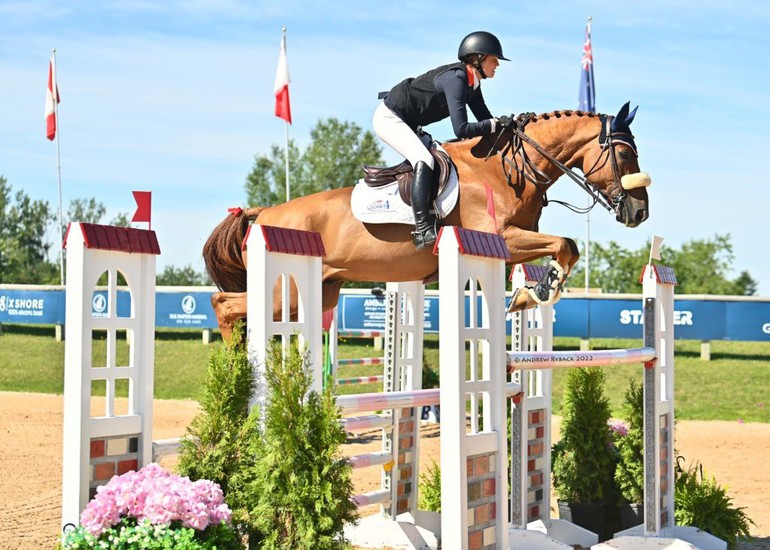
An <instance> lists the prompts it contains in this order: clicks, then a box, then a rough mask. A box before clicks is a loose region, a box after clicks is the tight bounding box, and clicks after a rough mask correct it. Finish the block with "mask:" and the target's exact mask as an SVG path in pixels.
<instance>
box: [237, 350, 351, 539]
mask: <svg viewBox="0 0 770 550" xmlns="http://www.w3.org/2000/svg"><path fill="white" fill-rule="evenodd" d="M265 371H266V379H267V385H268V388H269V401H268V404H267V407H266V410H265V411H264V424H265V425H264V437H263V438H262V440H261V442H259V443H258V444H255V443H256V442H252V449H253V450H252V449H249V450H247V452H246V453H245V454H246V464H245V465H244V467H243V468H242V469H241V470H240V471H239V472H237V473H236V475H235V476H234V477H233V479H232V480H231V487H230V488H231V491H233V492H234V501H235V502H237V503H238V505H239V506H241V507H242V509H243V511H244V517H245V518H247V521H248V524H249V526H250V531H251V532H256V533H259V542H258V544H259V546H255V543H254V541H251V540H250V545H251V547H252V548H262V549H279V548H280V549H285V548H313V549H318V550H323V549H333V548H346V547H348V545H347V543H346V541H345V540H344V536H343V527H344V524H345V522H350V521H354V520H356V519H357V509H356V506H355V504H354V503H353V502H352V501H351V500H350V498H351V496H352V495H353V483H352V481H351V479H350V473H351V466H350V463H349V462H348V461H347V460H346V459H344V458H343V457H342V456H341V454H340V446H341V445H342V444H343V443H344V442H345V439H346V435H345V431H344V429H343V428H342V426H341V424H340V418H341V417H340V413H339V409H338V408H337V405H336V403H335V399H334V395H333V394H332V392H331V390H330V389H327V390H325V391H324V392H323V394H322V395H319V394H318V393H316V392H311V391H310V388H311V386H312V382H313V381H312V375H311V373H310V371H309V369H308V364H307V355H306V354H305V355H301V354H300V352H299V351H298V350H297V349H296V347H290V348H289V352H288V354H287V355H286V356H285V357H284V355H283V352H282V350H281V348H280V347H279V346H273V347H272V348H271V350H270V353H269V356H268V358H267V361H266V369H265Z"/></svg>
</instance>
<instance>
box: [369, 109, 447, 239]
mask: <svg viewBox="0 0 770 550" xmlns="http://www.w3.org/2000/svg"><path fill="white" fill-rule="evenodd" d="M372 125H373V127H374V132H375V133H376V134H377V135H378V136H379V137H380V139H382V141H384V142H385V143H387V144H388V145H390V146H391V147H392V148H393V149H395V150H396V151H397V152H398V153H401V154H402V155H403V156H404V157H406V159H407V160H408V161H409V162H410V163H411V165H412V167H413V169H414V181H413V182H412V191H411V196H412V211H413V212H414V220H415V230H414V233H413V236H414V238H413V241H414V244H415V246H416V247H417V248H418V249H422V248H425V247H428V246H431V245H432V244H433V243H434V242H436V214H435V212H434V211H433V208H432V204H431V195H432V193H433V166H434V164H433V163H434V161H433V156H432V155H431V154H430V151H428V149H427V148H426V147H425V144H424V143H423V142H422V141H421V140H420V138H419V137H417V134H415V133H414V131H412V129H411V128H410V127H409V126H408V125H407V124H406V123H405V122H404V121H403V120H401V119H400V118H399V117H398V115H396V114H395V113H394V112H393V111H391V110H390V109H388V108H387V107H386V106H385V104H384V103H380V105H379V106H378V107H377V109H376V110H375V112H374V118H373V120H372Z"/></svg>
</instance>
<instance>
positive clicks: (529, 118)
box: [441, 109, 599, 144]
mask: <svg viewBox="0 0 770 550" xmlns="http://www.w3.org/2000/svg"><path fill="white" fill-rule="evenodd" d="M571 116H576V117H588V118H593V117H598V116H599V113H588V112H586V111H580V110H574V111H573V110H572V109H561V110H558V111H551V112H550V113H540V114H539V115H538V114H535V113H521V114H519V115H518V116H517V117H516V122H518V123H519V124H520V125H521V127H524V126H526V125H527V124H535V123H537V122H540V121H542V120H550V119H552V118H561V117H571ZM471 139H473V138H471ZM459 141H466V140H465V139H460V138H452V139H448V140H445V141H442V142H441V143H442V144H443V143H457V142H459ZM482 141H483V138H482Z"/></svg>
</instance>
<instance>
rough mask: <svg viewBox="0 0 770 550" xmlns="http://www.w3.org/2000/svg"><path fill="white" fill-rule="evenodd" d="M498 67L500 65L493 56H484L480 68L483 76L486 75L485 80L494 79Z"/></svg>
mask: <svg viewBox="0 0 770 550" xmlns="http://www.w3.org/2000/svg"><path fill="white" fill-rule="evenodd" d="M498 65H500V60H498V59H497V58H496V57H495V56H494V55H488V56H486V57H485V58H484V60H483V61H482V62H481V68H482V69H483V70H484V74H485V75H487V78H494V76H495V71H496V70H497V66H498Z"/></svg>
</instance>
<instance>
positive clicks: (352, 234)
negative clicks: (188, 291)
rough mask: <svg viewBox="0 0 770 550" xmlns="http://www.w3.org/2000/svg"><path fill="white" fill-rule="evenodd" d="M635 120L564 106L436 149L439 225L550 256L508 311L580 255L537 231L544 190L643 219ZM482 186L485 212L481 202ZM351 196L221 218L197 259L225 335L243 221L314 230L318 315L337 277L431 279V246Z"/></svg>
mask: <svg viewBox="0 0 770 550" xmlns="http://www.w3.org/2000/svg"><path fill="white" fill-rule="evenodd" d="M635 114H636V109H634V111H633V112H631V113H629V109H628V103H626V104H625V105H624V106H623V107H622V108H621V109H620V111H619V112H618V114H617V115H616V116H614V117H613V116H607V115H599V114H593V113H584V112H581V111H566V110H565V111H555V112H552V113H547V114H541V115H534V114H531V113H530V114H527V115H521V116H519V117H518V119H517V121H516V124H515V125H514V126H513V128H507V129H504V130H502V131H500V132H498V133H497V134H495V135H491V136H485V137H483V138H473V139H468V140H461V141H451V142H446V143H444V144H442V146H443V148H444V149H445V150H446V152H447V153H448V154H449V156H450V157H451V159H452V161H453V162H454V165H455V167H456V169H457V172H458V175H459V182H460V196H459V200H458V203H457V205H456V206H455V208H454V210H453V211H452V212H451V213H450V214H449V215H448V216H447V217H446V218H444V219H443V220H442V224H443V225H454V226H461V227H465V228H469V229H475V230H479V231H488V232H497V233H499V234H500V235H501V236H502V237H503V239H504V240H505V243H506V245H507V247H508V250H509V251H510V253H511V260H510V261H511V262H512V263H523V262H531V261H533V260H537V259H539V258H544V257H551V258H552V259H553V260H552V261H551V268H550V269H549V271H548V272H547V273H546V275H545V276H544V280H542V281H541V282H540V283H539V284H538V285H537V287H536V288H535V289H529V290H528V291H527V292H517V293H516V294H515V296H514V298H513V300H512V301H511V306H510V309H511V310H513V311H518V310H522V309H526V308H528V307H532V306H534V305H536V303H537V302H554V301H556V300H557V299H558V298H559V293H560V290H561V285H562V283H563V282H564V280H565V279H566V277H567V276H568V275H569V273H570V270H571V269H572V266H574V265H575V263H576V262H577V260H578V258H579V252H578V248H577V246H576V244H575V242H574V241H573V240H572V239H568V238H564V237H557V236H553V235H547V234H543V233H539V232H538V229H539V227H538V221H539V219H540V214H541V212H542V210H543V206H544V205H545V204H546V198H545V193H546V192H547V191H548V189H549V188H550V186H551V185H552V184H553V183H554V182H555V181H556V179H558V178H559V177H560V176H561V175H563V174H565V173H566V174H567V175H568V176H569V177H570V178H571V179H573V180H575V181H576V183H578V184H579V185H580V186H581V187H583V188H584V189H585V190H586V191H587V192H589V193H590V194H591V195H592V196H593V197H594V204H595V203H596V202H599V203H600V204H602V206H604V207H605V208H607V209H608V210H610V211H613V212H614V213H615V216H616V219H617V220H618V221H619V222H620V223H622V224H624V225H626V226H629V227H636V226H637V225H639V224H640V223H641V222H643V221H644V220H645V219H647V216H648V213H649V210H648V197H647V189H646V186H647V185H649V183H650V179H649V176H647V174H645V173H642V172H640V170H639V164H638V162H637V152H636V145H635V144H634V141H633V135H632V134H631V130H630V127H629V125H630V124H631V122H632V120H633V118H634V115H635ZM572 168H578V169H579V170H581V172H582V173H583V174H584V175H580V174H578V173H576V172H573V171H572ZM489 188H491V190H492V193H491V197H492V200H493V203H494V204H493V206H494V209H492V208H491V206H492V205H490V204H488V197H489V196H490V194H489V193H488V189H489ZM351 193H352V187H345V188H337V189H332V190H329V191H323V192H320V193H315V194H313V195H308V196H304V197H297V198H295V199H293V200H291V201H289V202H286V203H283V204H278V205H275V206H270V207H255V208H249V209H247V210H244V211H242V212H239V213H237V214H235V215H228V216H227V217H226V218H225V219H224V220H223V221H222V222H221V223H220V224H219V225H218V226H217V227H216V228H215V229H214V231H213V232H212V234H211V236H210V237H209V239H208V240H207V242H206V244H205V245H204V248H203V257H204V260H205V262H206V267H207V269H208V272H209V274H210V275H211V278H212V280H213V281H214V283H215V284H216V285H217V286H218V287H219V289H220V290H222V292H218V293H215V294H214V295H213V296H212V305H213V306H214V310H215V312H216V315H217V320H218V322H219V327H220V329H221V330H222V335H223V337H224V338H226V339H227V338H229V334H230V330H231V327H232V325H233V323H234V322H235V321H236V320H237V319H239V318H245V317H246V292H245V291H246V267H245V258H244V257H243V255H242V252H241V243H242V241H243V238H244V235H245V233H246V228H247V226H248V224H249V223H251V222H252V221H253V222H254V223H257V224H261V225H271V226H277V227H286V228H293V229H303V230H307V231H317V232H318V233H320V234H321V237H322V239H323V243H324V247H325V249H326V254H327V255H326V256H325V257H324V258H323V260H322V261H323V272H322V278H323V298H322V302H323V309H324V311H326V310H328V309H331V308H333V307H334V306H336V305H337V301H338V299H339V293H340V289H341V287H342V285H343V284H344V283H345V282H346V281H372V282H381V281H393V282H397V281H415V280H423V281H424V280H427V279H429V278H430V277H431V276H433V275H435V274H436V272H437V269H438V259H437V257H436V256H435V255H434V254H433V251H432V250H430V249H424V250H420V251H418V250H416V249H415V248H414V245H413V244H412V238H411V233H410V231H411V229H412V228H411V227H410V226H408V225H402V224H368V223H362V222H360V221H358V220H357V219H356V218H355V217H353V214H352V212H351V207H350V198H351ZM490 212H494V219H493V218H492V216H491V214H490ZM533 290H534V291H533ZM277 307H278V308H280V304H279V305H278V306H277Z"/></svg>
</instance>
